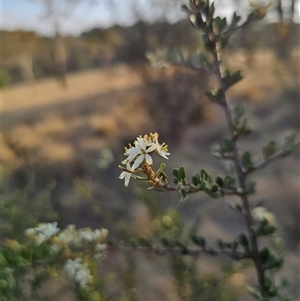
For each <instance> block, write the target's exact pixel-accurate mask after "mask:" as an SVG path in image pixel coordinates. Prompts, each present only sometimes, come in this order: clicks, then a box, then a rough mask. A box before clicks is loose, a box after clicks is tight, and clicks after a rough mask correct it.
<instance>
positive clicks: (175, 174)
mask: <svg viewBox="0 0 300 301" xmlns="http://www.w3.org/2000/svg"><path fill="white" fill-rule="evenodd" d="M172 173H173V176H174V177H175V178H178V174H179V170H178V168H173V171H172Z"/></svg>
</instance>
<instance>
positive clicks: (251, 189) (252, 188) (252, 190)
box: [246, 181, 256, 195]
mask: <svg viewBox="0 0 300 301" xmlns="http://www.w3.org/2000/svg"><path fill="white" fill-rule="evenodd" d="M255 185H256V183H255V182H253V181H249V182H247V183H246V193H247V194H248V195H251V194H253V193H255Z"/></svg>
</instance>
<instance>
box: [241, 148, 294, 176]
mask: <svg viewBox="0 0 300 301" xmlns="http://www.w3.org/2000/svg"><path fill="white" fill-rule="evenodd" d="M299 145H300V143H297V144H296V145H295V147H297V146H299ZM290 153H291V151H290V150H286V149H285V150H280V151H278V152H276V153H275V154H273V155H271V156H269V157H267V158H265V159H263V160H261V161H259V162H257V163H256V164H254V165H253V168H252V169H251V170H247V171H246V172H245V173H246V174H250V173H251V172H253V171H256V170H258V169H261V168H263V167H265V166H266V165H268V164H269V163H271V162H272V161H275V160H276V159H281V158H284V157H285V156H287V155H289V154H290Z"/></svg>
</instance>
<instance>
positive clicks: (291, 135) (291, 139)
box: [282, 131, 296, 153]
mask: <svg viewBox="0 0 300 301" xmlns="http://www.w3.org/2000/svg"><path fill="white" fill-rule="evenodd" d="M295 145H296V132H294V131H291V132H287V133H286V134H285V137H284V145H283V148H282V150H283V151H286V152H287V153H290V152H292V151H293V150H294V148H295Z"/></svg>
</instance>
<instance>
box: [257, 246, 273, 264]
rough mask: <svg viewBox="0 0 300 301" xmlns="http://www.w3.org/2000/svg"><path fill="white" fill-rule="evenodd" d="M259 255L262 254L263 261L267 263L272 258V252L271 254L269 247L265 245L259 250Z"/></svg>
mask: <svg viewBox="0 0 300 301" xmlns="http://www.w3.org/2000/svg"><path fill="white" fill-rule="evenodd" d="M259 255H260V258H261V261H262V263H266V262H267V261H268V260H269V259H270V255H271V254H270V251H269V249H268V248H267V247H265V248H263V249H261V250H260V251H259Z"/></svg>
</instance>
